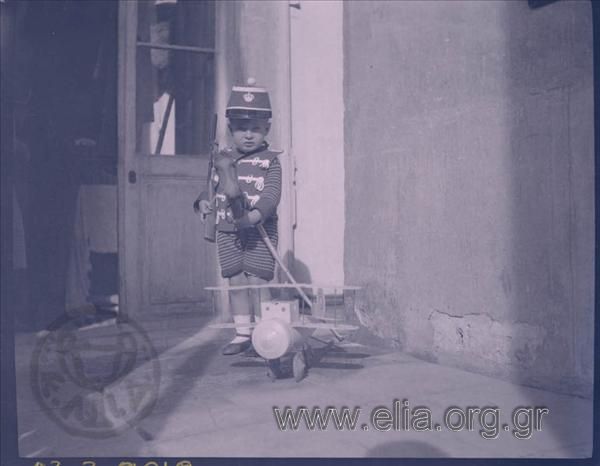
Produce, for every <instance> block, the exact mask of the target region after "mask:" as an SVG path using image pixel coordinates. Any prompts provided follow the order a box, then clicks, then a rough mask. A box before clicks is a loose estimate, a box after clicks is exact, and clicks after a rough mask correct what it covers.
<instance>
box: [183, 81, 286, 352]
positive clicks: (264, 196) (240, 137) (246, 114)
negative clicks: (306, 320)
mask: <svg viewBox="0 0 600 466" xmlns="http://www.w3.org/2000/svg"><path fill="white" fill-rule="evenodd" d="M225 116H226V117H227V119H228V124H229V125H228V126H229V131H230V133H231V136H232V139H233V147H229V148H227V149H225V150H223V151H221V152H219V154H218V155H217V156H216V157H215V160H214V169H213V170H212V172H211V188H212V189H211V190H212V191H213V192H212V193H211V197H212V199H214V201H213V202H211V200H209V199H207V197H208V196H206V195H201V196H200V197H199V198H198V199H197V200H196V202H195V203H194V209H195V210H196V211H197V212H200V213H201V214H202V220H203V222H206V221H207V219H211V220H212V218H214V222H215V227H216V242H217V251H218V260H219V264H220V266H221V273H222V276H223V278H228V279H229V284H230V285H232V286H236V285H255V284H263V283H267V282H269V281H271V280H272V279H273V276H274V269H275V259H274V258H273V256H272V255H271V253H270V251H269V249H268V248H267V245H266V244H265V242H264V240H263V239H262V238H261V236H260V234H259V232H258V231H257V229H256V225H258V224H262V226H263V227H264V229H265V230H266V232H267V234H268V236H269V239H270V240H271V242H272V243H273V245H274V246H275V247H277V206H278V204H279V201H280V198H281V165H280V163H279V160H278V159H277V156H278V155H279V154H280V152H277V151H273V150H270V149H269V144H268V143H267V142H266V140H265V138H266V136H267V134H268V133H269V129H270V127H271V124H270V119H271V116H272V112H271V104H270V99H269V94H268V92H267V91H266V90H265V89H264V88H261V87H256V86H255V81H254V80H253V79H249V80H248V85H247V86H243V87H242V86H234V87H233V89H232V91H231V96H230V98H229V102H228V105H227V109H226V112H225ZM210 214H215V215H210ZM261 291H262V292H263V296H262V299H269V296H268V295H269V293H268V289H262V290H261ZM230 297H231V310H232V314H233V320H234V323H235V324H237V325H236V335H235V337H234V338H233V340H231V342H229V343H228V344H227V345H226V346H225V347H224V348H223V354H226V355H232V354H238V353H241V352H243V351H245V350H247V349H248V348H250V346H251V339H250V337H251V328H250V327H249V324H250V323H251V322H252V318H253V317H254V319H255V320H258V319H259V316H258V309H257V308H258V302H259V301H258V296H255V295H254V293H251V292H250V293H249V290H247V289H246V290H232V291H231V292H230Z"/></svg>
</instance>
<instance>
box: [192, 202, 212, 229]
mask: <svg viewBox="0 0 600 466" xmlns="http://www.w3.org/2000/svg"><path fill="white" fill-rule="evenodd" d="M194 212H196V213H198V212H199V213H200V214H201V217H200V220H201V221H202V223H204V222H205V221H206V216H207V215H209V214H210V213H211V212H212V207H211V205H210V202H208V201H207V200H206V199H197V200H196V202H194Z"/></svg>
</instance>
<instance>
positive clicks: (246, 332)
mask: <svg viewBox="0 0 600 466" xmlns="http://www.w3.org/2000/svg"><path fill="white" fill-rule="evenodd" d="M233 323H234V324H236V327H235V333H236V335H235V337H234V338H233V340H231V343H243V342H245V341H248V340H249V339H250V333H251V329H250V327H246V326H245V325H248V324H249V323H250V315H249V314H243V315H234V316H233Z"/></svg>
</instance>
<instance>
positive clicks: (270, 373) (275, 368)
mask: <svg viewBox="0 0 600 466" xmlns="http://www.w3.org/2000/svg"><path fill="white" fill-rule="evenodd" d="M265 362H266V363H267V377H269V378H270V379H271V380H272V381H273V382H275V381H276V380H277V379H280V378H281V375H282V373H281V361H280V360H279V359H265Z"/></svg>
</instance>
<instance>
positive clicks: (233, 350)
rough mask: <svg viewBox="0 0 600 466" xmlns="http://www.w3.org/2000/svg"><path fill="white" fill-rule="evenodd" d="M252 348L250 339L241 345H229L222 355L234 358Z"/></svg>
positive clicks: (240, 343)
mask: <svg viewBox="0 0 600 466" xmlns="http://www.w3.org/2000/svg"><path fill="white" fill-rule="evenodd" d="M250 346H252V342H251V341H250V338H248V339H247V340H246V341H241V342H239V343H228V344H227V345H225V347H224V348H223V351H222V354H223V355H224V356H232V355H234V354H240V353H243V352H244V351H246V350H247V349H248V348H250Z"/></svg>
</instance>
